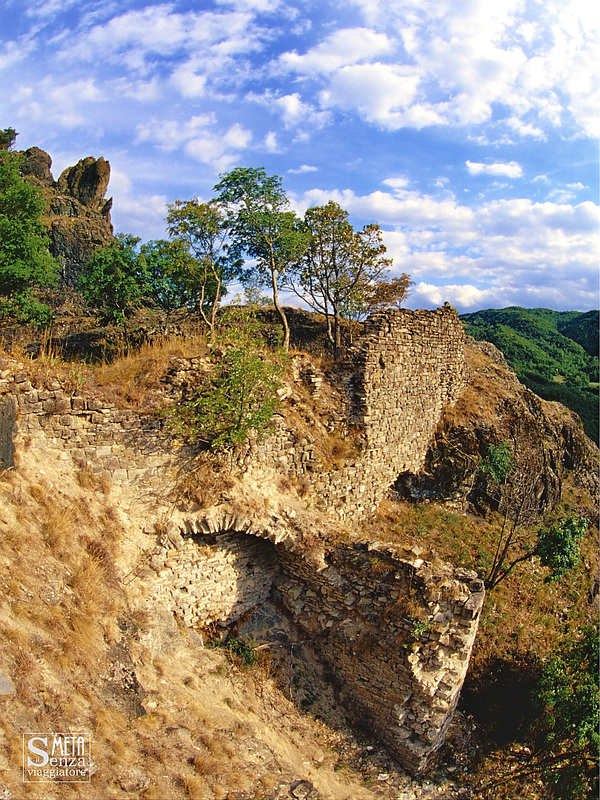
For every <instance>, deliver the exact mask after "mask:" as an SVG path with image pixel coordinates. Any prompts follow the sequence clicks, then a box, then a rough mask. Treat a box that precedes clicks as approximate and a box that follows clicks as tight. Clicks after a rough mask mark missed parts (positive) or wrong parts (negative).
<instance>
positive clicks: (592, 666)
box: [527, 622, 600, 800]
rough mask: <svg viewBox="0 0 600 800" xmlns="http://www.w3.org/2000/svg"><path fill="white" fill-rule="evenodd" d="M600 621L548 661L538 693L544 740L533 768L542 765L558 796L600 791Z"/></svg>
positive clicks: (577, 797)
mask: <svg viewBox="0 0 600 800" xmlns="http://www.w3.org/2000/svg"><path fill="white" fill-rule="evenodd" d="M598 656H599V653H598V624H597V622H596V623H594V624H590V625H588V626H587V627H586V628H584V630H583V631H582V632H581V635H580V637H579V638H578V639H576V640H575V641H573V640H571V641H570V642H569V643H567V644H566V645H564V646H563V647H561V648H560V649H559V651H558V653H557V654H556V655H555V656H554V657H553V658H551V659H550V660H549V661H548V662H547V664H546V665H545V667H544V671H543V674H542V678H541V681H540V686H539V693H538V699H539V703H540V709H541V714H540V718H539V720H538V731H539V739H538V742H539V743H538V746H537V747H536V749H535V750H534V752H533V753H532V755H531V758H530V763H529V764H528V765H527V767H528V769H529V770H534V769H535V770H538V771H541V772H542V775H543V777H544V779H545V781H546V783H547V786H548V789H549V790H550V792H551V793H552V797H555V798H558V800H582V799H583V798H589V800H594V799H595V798H597V797H598V748H599V745H600V740H599V736H598V723H599V719H598V701H599V696H598V677H599V676H598Z"/></svg>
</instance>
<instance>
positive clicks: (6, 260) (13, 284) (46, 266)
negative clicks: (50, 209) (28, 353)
mask: <svg viewBox="0 0 600 800" xmlns="http://www.w3.org/2000/svg"><path fill="white" fill-rule="evenodd" d="M7 130H8V131H12V128H9V129H6V130H5V131H4V132H3V133H4V134H6V131H7ZM11 135H12V134H11ZM15 135H16V134H15ZM21 160H22V155H21V154H20V153H14V152H9V151H8V150H7V149H6V147H0V313H1V314H8V315H14V316H16V317H17V318H18V319H19V320H21V321H23V322H34V323H45V322H48V321H49V320H50V312H49V309H48V307H47V306H45V305H43V304H41V303H38V302H37V301H36V300H35V299H34V297H33V296H32V293H31V292H32V289H33V288H34V287H39V286H48V285H50V284H52V283H53V282H54V280H55V278H56V272H57V268H58V266H57V263H56V261H55V260H54V258H52V256H51V255H50V253H49V251H48V239H47V237H46V236H45V235H44V228H43V226H42V223H41V217H42V215H43V214H44V212H45V210H46V202H45V200H44V197H43V195H42V193H41V192H40V190H39V189H38V188H36V187H34V186H32V185H31V184H30V183H28V182H27V181H26V180H25V179H24V178H23V176H22V175H21V174H20V172H19V165H20V163H21Z"/></svg>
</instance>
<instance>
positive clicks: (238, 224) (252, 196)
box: [215, 167, 307, 350]
mask: <svg viewBox="0 0 600 800" xmlns="http://www.w3.org/2000/svg"><path fill="white" fill-rule="evenodd" d="M215 191H217V192H219V195H218V197H217V201H218V202H219V203H221V204H222V205H223V206H224V207H225V208H226V209H227V222H228V225H229V235H230V237H231V248H230V252H231V255H232V256H233V257H234V258H242V257H243V256H247V257H249V258H251V259H254V260H255V266H254V267H253V268H252V269H251V270H250V272H251V273H254V275H255V276H256V277H257V278H258V280H259V282H260V284H261V285H263V286H269V287H270V289H271V292H272V296H273V305H274V306H275V311H276V313H277V316H278V318H279V320H280V322H281V325H282V327H283V331H284V336H283V347H284V349H285V350H287V349H288V348H289V344H290V328H289V325H288V321H287V317H286V315H285V312H284V310H283V308H282V306H281V303H280V301H279V291H280V289H281V288H282V287H284V286H285V285H286V283H287V281H288V278H289V276H290V274H291V272H292V270H293V269H295V268H296V267H297V265H298V264H299V263H300V260H301V258H302V256H303V254H304V251H305V249H306V246H307V235H306V233H305V232H304V230H303V227H302V225H301V223H300V220H299V219H298V217H297V216H296V214H294V212H293V211H290V210H289V202H288V199H287V197H286V195H285V192H284V191H283V188H282V186H281V178H279V177H278V176H276V175H273V176H268V175H267V174H266V172H265V170H264V169H263V167H258V168H253V167H236V168H235V169H233V170H232V171H231V172H228V173H226V174H225V175H223V176H222V177H221V180H220V181H219V182H218V183H217V185H216V186H215Z"/></svg>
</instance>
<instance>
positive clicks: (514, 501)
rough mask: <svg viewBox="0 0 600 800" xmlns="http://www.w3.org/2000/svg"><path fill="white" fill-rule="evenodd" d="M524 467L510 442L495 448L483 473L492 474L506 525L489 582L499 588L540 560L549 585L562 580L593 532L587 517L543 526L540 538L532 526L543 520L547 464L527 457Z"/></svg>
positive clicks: (496, 497)
mask: <svg viewBox="0 0 600 800" xmlns="http://www.w3.org/2000/svg"><path fill="white" fill-rule="evenodd" d="M519 462H520V466H517V461H516V459H515V456H514V454H513V452H512V450H511V448H510V446H509V445H508V443H507V442H500V443H499V444H497V445H492V446H491V447H490V448H489V450H488V453H487V456H486V457H485V458H484V459H483V460H482V462H481V464H480V467H479V471H480V474H482V475H486V476H488V478H489V479H490V480H491V483H492V487H490V490H491V491H492V492H494V493H495V499H496V501H497V503H498V509H499V511H500V512H501V514H502V527H501V529H500V534H499V536H498V542H497V546H496V551H495V553H494V559H493V562H492V565H491V567H490V570H489V572H488V574H487V576H486V579H485V584H486V587H487V588H488V589H493V588H494V587H496V586H497V585H498V584H499V583H500V582H501V581H503V580H504V579H505V578H507V577H508V576H509V575H510V574H511V572H512V571H513V570H514V568H515V567H516V566H517V564H520V563H522V562H524V561H528V560H530V559H531V558H533V557H534V556H539V557H540V560H541V562H542V564H543V565H544V566H545V567H548V568H549V569H550V575H549V576H548V578H547V579H546V580H547V581H551V580H556V579H557V578H560V577H562V575H564V573H565V572H567V571H568V570H570V569H572V568H573V567H574V566H576V564H577V562H578V561H579V542H580V540H581V538H582V536H583V535H584V534H585V532H586V530H587V523H586V521H585V520H583V519H578V518H576V517H567V518H565V519H563V520H559V521H554V522H551V523H547V524H546V525H544V526H542V527H540V528H539V530H538V531H537V535H536V537H535V539H534V538H533V537H532V531H531V523H532V522H534V521H535V520H536V519H537V518H538V517H539V512H538V494H539V489H540V475H541V473H542V471H541V465H540V464H539V463H538V462H537V461H536V460H535V459H534V457H533V456H532V455H530V456H529V458H527V457H525V456H524V455H523V454H521V458H520V459H519Z"/></svg>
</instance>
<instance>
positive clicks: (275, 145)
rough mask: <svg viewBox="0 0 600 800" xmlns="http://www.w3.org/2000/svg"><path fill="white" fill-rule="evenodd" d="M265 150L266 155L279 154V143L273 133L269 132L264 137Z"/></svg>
mask: <svg viewBox="0 0 600 800" xmlns="http://www.w3.org/2000/svg"><path fill="white" fill-rule="evenodd" d="M265 150H266V151H267V153H279V142H278V141H277V134H276V133H275V131H269V132H268V133H267V135H266V136H265Z"/></svg>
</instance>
